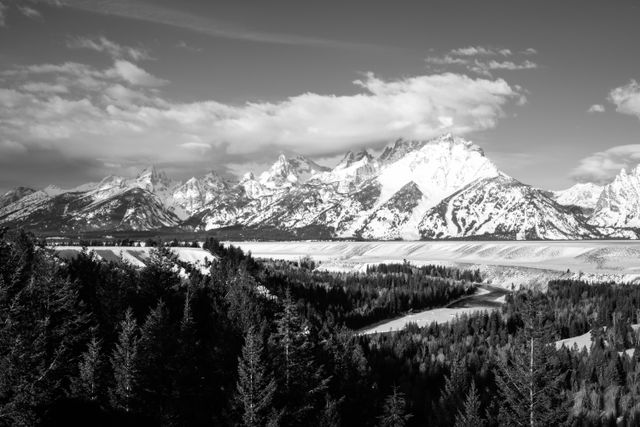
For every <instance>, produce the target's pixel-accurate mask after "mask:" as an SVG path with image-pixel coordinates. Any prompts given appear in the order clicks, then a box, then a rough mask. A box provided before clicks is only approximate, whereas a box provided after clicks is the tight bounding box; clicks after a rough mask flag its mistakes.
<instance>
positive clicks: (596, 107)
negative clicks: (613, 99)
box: [587, 104, 605, 113]
mask: <svg viewBox="0 0 640 427" xmlns="http://www.w3.org/2000/svg"><path fill="white" fill-rule="evenodd" d="M587 112H588V113H604V112H605V108H604V105H602V104H593V105H592V106H591V107H589V109H588V110H587Z"/></svg>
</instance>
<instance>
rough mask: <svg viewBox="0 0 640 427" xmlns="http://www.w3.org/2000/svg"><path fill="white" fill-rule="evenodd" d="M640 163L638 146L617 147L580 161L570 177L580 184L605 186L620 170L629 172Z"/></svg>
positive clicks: (639, 146) (639, 145)
mask: <svg viewBox="0 0 640 427" xmlns="http://www.w3.org/2000/svg"><path fill="white" fill-rule="evenodd" d="M638 163H640V144H629V145H619V146H616V147H612V148H609V149H608V150H605V151H600V152H597V153H594V154H592V155H590V156H588V157H585V158H584V159H582V160H580V164H579V165H578V167H576V168H575V169H574V170H573V171H572V173H571V176H572V177H573V178H574V179H576V180H577V181H580V182H595V183H598V184H607V183H609V182H611V180H613V178H615V176H616V175H617V174H618V173H619V172H620V170H621V169H623V168H624V169H626V170H630V169H632V168H634V167H635V166H636V165H637V164H638Z"/></svg>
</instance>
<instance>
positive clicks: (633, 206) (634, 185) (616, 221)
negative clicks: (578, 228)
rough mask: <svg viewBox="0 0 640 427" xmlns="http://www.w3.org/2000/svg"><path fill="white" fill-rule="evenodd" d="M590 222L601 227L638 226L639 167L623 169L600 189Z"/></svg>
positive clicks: (639, 210)
mask: <svg viewBox="0 0 640 427" xmlns="http://www.w3.org/2000/svg"><path fill="white" fill-rule="evenodd" d="M589 221H590V222H591V223H592V224H595V225H598V226H603V227H625V228H626V227H640V169H639V168H638V167H637V166H636V167H635V168H634V169H632V170H631V173H627V171H626V170H625V169H622V170H620V173H619V174H618V175H617V176H616V178H615V179H614V180H613V182H611V183H610V184H608V185H606V186H605V187H604V189H603V190H602V192H601V194H600V197H599V198H598V202H597V203H596V207H595V210H594V212H593V215H592V216H591V218H590V219H589Z"/></svg>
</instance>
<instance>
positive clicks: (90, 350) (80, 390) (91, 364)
mask: <svg viewBox="0 0 640 427" xmlns="http://www.w3.org/2000/svg"><path fill="white" fill-rule="evenodd" d="M101 347H102V343H101V341H100V340H99V339H98V338H97V337H96V336H93V337H92V338H91V341H89V345H88V346H87V351H85V352H84V353H83V354H82V358H81V360H80V362H79V363H78V377H77V378H76V379H75V380H74V381H73V383H72V389H73V392H74V394H75V395H76V396H78V397H81V398H84V399H87V400H90V401H95V400H97V399H98V395H99V392H100V380H99V376H100V368H101V354H100V352H101Z"/></svg>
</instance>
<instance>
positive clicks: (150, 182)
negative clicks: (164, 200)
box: [135, 165, 172, 191]
mask: <svg viewBox="0 0 640 427" xmlns="http://www.w3.org/2000/svg"><path fill="white" fill-rule="evenodd" d="M171 184H172V183H171V180H170V179H169V178H168V177H167V174H165V173H164V172H163V171H160V170H158V169H157V168H156V167H155V166H153V165H152V166H150V167H146V168H144V169H143V170H142V172H140V173H139V174H138V176H137V177H136V179H135V186H136V187H139V188H142V189H145V190H147V191H154V190H156V189H162V188H168V187H170V186H171Z"/></svg>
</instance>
